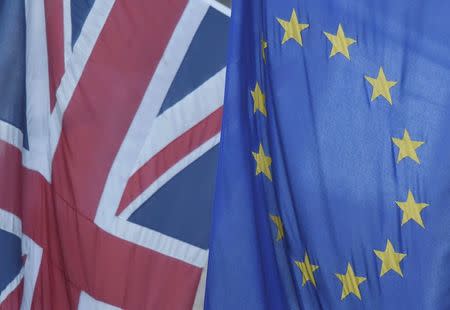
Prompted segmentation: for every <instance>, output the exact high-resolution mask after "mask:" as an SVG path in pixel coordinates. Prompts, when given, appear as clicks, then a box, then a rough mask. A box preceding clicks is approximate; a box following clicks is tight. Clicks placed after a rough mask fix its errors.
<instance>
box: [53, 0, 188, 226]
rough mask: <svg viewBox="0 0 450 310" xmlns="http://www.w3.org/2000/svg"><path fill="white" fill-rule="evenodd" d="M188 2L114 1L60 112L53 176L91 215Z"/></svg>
mask: <svg viewBox="0 0 450 310" xmlns="http://www.w3.org/2000/svg"><path fill="white" fill-rule="evenodd" d="M186 2H187V1H186V0H180V1H149V0H127V1H116V2H115V4H114V6H113V8H112V11H111V13H110V16H109V17H108V20H107V21H106V24H105V26H104V28H103V30H102V32H101V33H100V36H99V38H98V41H97V44H96V46H95V47H94V49H93V51H92V54H91V56H90V58H89V60H88V62H87V64H86V67H85V69H84V72H83V75H82V77H81V80H80V82H79V83H78V86H77V87H76V89H75V92H74V94H73V97H72V100H71V101H70V104H69V106H68V108H67V110H66V112H65V114H64V119H63V130H62V134H61V138H60V141H59V145H58V148H57V150H56V154H55V157H54V163H53V176H52V180H53V183H54V185H55V189H56V191H57V192H58V193H59V195H61V196H62V197H64V199H65V200H66V201H68V202H69V204H71V205H73V206H76V208H77V209H78V210H80V211H81V212H82V213H83V214H84V215H85V216H86V217H88V218H89V219H93V218H94V217H95V213H96V209H97V206H98V202H99V200H100V196H101V194H102V190H103V187H104V185H105V182H106V178H107V176H108V172H109V170H110V169H111V166H112V163H113V160H114V158H115V156H116V154H117V152H118V150H119V147H120V145H121V144H122V141H123V139H124V138H125V134H126V132H127V130H128V128H129V126H130V123H131V121H132V119H133V117H134V115H135V113H136V111H137V108H138V106H139V104H140V102H141V100H142V98H143V95H144V92H145V90H146V88H147V86H148V84H149V81H150V79H151V77H152V75H153V73H154V71H155V69H156V67H157V65H158V63H159V61H160V59H161V57H162V54H163V52H164V50H165V47H166V45H167V43H168V41H169V39H170V36H171V34H172V32H173V30H174V28H175V26H176V24H177V22H178V20H179V18H180V16H181V14H182V12H183V10H184V7H185V5H186ZM68 162H70V165H68Z"/></svg>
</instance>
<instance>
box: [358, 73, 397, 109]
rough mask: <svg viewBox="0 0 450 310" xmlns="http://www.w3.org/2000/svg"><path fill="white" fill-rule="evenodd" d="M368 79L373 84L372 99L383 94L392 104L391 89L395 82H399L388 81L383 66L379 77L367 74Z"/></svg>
mask: <svg viewBox="0 0 450 310" xmlns="http://www.w3.org/2000/svg"><path fill="white" fill-rule="evenodd" d="M365 78H366V80H367V81H368V82H369V83H370V84H371V85H372V87H373V90H372V98H371V99H370V100H371V101H374V100H375V99H376V98H377V97H378V96H383V97H384V98H385V99H386V100H387V101H388V102H389V104H390V105H392V98H391V92H390V89H391V87H393V86H394V85H395V84H397V82H396V81H388V80H387V79H386V76H385V75H384V71H383V68H382V67H380V71H378V76H377V78H376V79H375V78H371V77H369V76H367V75H366V76H365Z"/></svg>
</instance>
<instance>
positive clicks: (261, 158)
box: [252, 143, 272, 181]
mask: <svg viewBox="0 0 450 310" xmlns="http://www.w3.org/2000/svg"><path fill="white" fill-rule="evenodd" d="M252 154H253V158H254V159H255V160H256V175H258V174H260V173H261V172H262V173H264V175H265V176H266V177H267V178H268V179H269V180H270V181H272V173H271V172H270V168H269V167H270V165H271V164H272V158H270V157H269V156H266V154H264V149H263V147H262V144H261V143H260V144H259V150H258V153H255V152H252Z"/></svg>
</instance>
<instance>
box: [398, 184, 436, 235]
mask: <svg viewBox="0 0 450 310" xmlns="http://www.w3.org/2000/svg"><path fill="white" fill-rule="evenodd" d="M395 203H396V204H397V206H398V207H399V208H400V209H402V211H403V218H402V226H403V225H404V224H406V223H407V222H408V221H409V220H414V221H415V222H416V223H417V224H419V225H420V226H421V227H422V228H425V225H424V224H423V220H422V215H421V212H422V210H423V209H425V208H426V207H428V206H429V204H427V203H420V202H416V200H415V199H414V195H413V193H412V192H411V190H408V197H407V198H406V201H396V202H395Z"/></svg>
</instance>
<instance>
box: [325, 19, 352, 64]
mask: <svg viewBox="0 0 450 310" xmlns="http://www.w3.org/2000/svg"><path fill="white" fill-rule="evenodd" d="M324 34H325V36H326V37H327V38H328V40H330V42H331V44H333V48H332V49H331V54H330V58H331V57H333V56H334V55H336V54H337V53H341V54H342V55H344V56H345V57H346V58H347V59H348V60H350V53H349V52H348V47H349V46H350V45H352V44H354V43H356V40H354V39H352V38H347V37H345V33H344V29H342V26H341V24H339V26H338V30H337V33H336V34H335V35H334V34H331V33H328V32H324Z"/></svg>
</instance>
